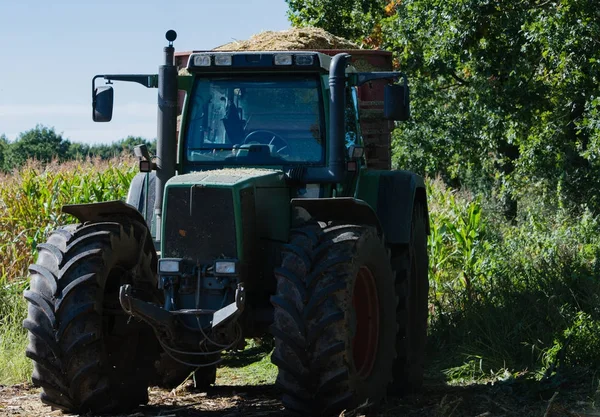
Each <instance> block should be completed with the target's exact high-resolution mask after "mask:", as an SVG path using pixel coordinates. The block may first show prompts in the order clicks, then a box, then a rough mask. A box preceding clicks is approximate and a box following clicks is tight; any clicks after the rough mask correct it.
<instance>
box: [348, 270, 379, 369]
mask: <svg viewBox="0 0 600 417" xmlns="http://www.w3.org/2000/svg"><path fill="white" fill-rule="evenodd" d="M352 306H353V307H354V312H355V317H356V333H355V334H354V339H353V340H352V348H353V360H354V368H355V369H356V372H357V374H358V377H359V378H363V379H364V378H366V377H368V376H369V375H370V374H371V371H372V370H373V365H374V364H375V358H376V357H377V346H378V344H379V297H378V296H377V285H376V283H375V278H374V277H373V274H372V273H371V270H370V269H369V268H368V267H366V266H362V267H361V268H360V270H359V271H358V274H357V275H356V280H355V281H354V290H353V292H352Z"/></svg>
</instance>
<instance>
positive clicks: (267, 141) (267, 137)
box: [242, 130, 289, 154]
mask: <svg viewBox="0 0 600 417" xmlns="http://www.w3.org/2000/svg"><path fill="white" fill-rule="evenodd" d="M252 142H255V143H261V144H264V145H273V146H274V147H275V153H278V154H281V151H283V150H285V149H287V148H288V147H289V143H288V142H287V141H286V140H285V139H283V138H282V137H281V136H279V135H278V134H277V133H273V132H271V131H270V130H255V131H254V132H250V133H249V134H248V135H247V136H246V137H245V138H244V141H243V142H242V145H246V144H249V143H252ZM277 142H278V143H279V144H280V145H281V146H279V147H278V145H277Z"/></svg>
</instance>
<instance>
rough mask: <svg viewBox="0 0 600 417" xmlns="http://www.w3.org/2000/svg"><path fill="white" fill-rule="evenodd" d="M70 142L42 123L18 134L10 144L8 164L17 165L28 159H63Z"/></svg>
mask: <svg viewBox="0 0 600 417" xmlns="http://www.w3.org/2000/svg"><path fill="white" fill-rule="evenodd" d="M69 146H70V142H69V141H68V140H66V139H64V138H63V137H62V135H61V134H58V133H56V132H55V131H54V128H48V127H45V126H42V125H36V127H35V128H33V129H31V130H28V131H26V132H23V133H21V134H19V136H18V137H17V140H16V141H15V142H14V143H12V144H10V147H9V152H8V166H7V168H9V169H12V168H16V167H19V166H21V165H23V164H24V163H25V161H27V160H28V159H36V160H38V161H41V162H50V161H51V160H53V159H58V160H65V159H66V158H67V156H68V151H69Z"/></svg>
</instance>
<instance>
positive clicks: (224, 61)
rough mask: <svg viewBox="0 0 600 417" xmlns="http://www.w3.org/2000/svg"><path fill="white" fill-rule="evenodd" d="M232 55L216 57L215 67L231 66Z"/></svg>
mask: <svg viewBox="0 0 600 417" xmlns="http://www.w3.org/2000/svg"><path fill="white" fill-rule="evenodd" d="M231 60H232V57H231V55H215V65H231Z"/></svg>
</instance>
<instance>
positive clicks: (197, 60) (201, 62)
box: [188, 54, 210, 67]
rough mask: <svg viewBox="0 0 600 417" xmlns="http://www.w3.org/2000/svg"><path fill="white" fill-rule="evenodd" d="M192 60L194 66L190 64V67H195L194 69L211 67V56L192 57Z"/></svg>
mask: <svg viewBox="0 0 600 417" xmlns="http://www.w3.org/2000/svg"><path fill="white" fill-rule="evenodd" d="M190 60H191V61H192V62H191V63H192V65H189V64H188V67H189V66H194V67H210V55H204V54H202V55H195V54H194V55H192V56H191V57H190Z"/></svg>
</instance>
